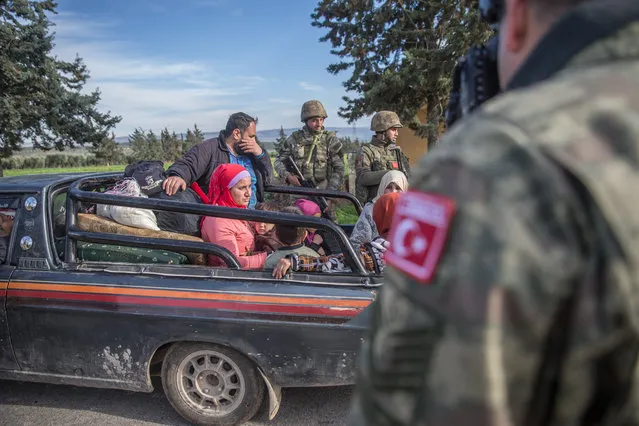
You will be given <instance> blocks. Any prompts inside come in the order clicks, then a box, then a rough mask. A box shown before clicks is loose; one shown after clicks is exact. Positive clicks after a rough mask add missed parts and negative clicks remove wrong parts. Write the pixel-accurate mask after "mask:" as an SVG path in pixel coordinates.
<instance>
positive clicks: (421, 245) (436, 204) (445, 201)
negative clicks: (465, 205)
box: [385, 191, 455, 284]
mask: <svg viewBox="0 0 639 426" xmlns="http://www.w3.org/2000/svg"><path fill="white" fill-rule="evenodd" d="M454 214H455V201H453V200H451V199H450V198H446V197H443V196H441V195H437V194H426V193H423V192H417V191H407V192H405V193H404V194H402V195H401V196H400V197H399V198H398V200H397V206H396V207H395V215H394V216H393V221H392V224H391V228H390V229H391V231H390V234H389V236H388V241H389V242H390V248H389V251H388V252H386V255H385V258H386V263H387V264H389V265H393V266H394V267H395V268H397V269H398V270H400V271H402V272H404V273H405V274H407V275H409V276H410V277H412V278H414V279H416V280H417V281H419V282H422V283H424V284H427V283H428V282H429V281H430V280H431V279H432V278H433V275H434V274H435V268H436V267H437V263H438V262H439V259H440V258H441V255H442V253H443V251H444V246H445V244H446V237H447V235H448V228H449V226H450V223H451V221H452V219H453V215H454Z"/></svg>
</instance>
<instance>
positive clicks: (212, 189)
mask: <svg viewBox="0 0 639 426" xmlns="http://www.w3.org/2000/svg"><path fill="white" fill-rule="evenodd" d="M208 198H209V200H210V203H211V204H212V205H214V206H222V207H232V208H238V209H245V208H247V207H248V205H249V201H250V199H251V175H250V174H249V172H248V171H247V170H246V169H245V168H244V167H242V166H240V165H239V164H222V165H220V166H219V167H218V168H217V169H215V171H214V172H213V175H212V176H211V183H210V185H209V193H208ZM201 228H202V239H203V240H204V241H206V242H210V243H213V244H216V245H218V246H221V247H224V248H227V249H228V250H229V251H230V252H231V253H233V254H234V255H235V257H236V258H237V260H238V261H239V263H240V267H241V268H242V269H258V270H260V269H262V268H263V267H264V261H265V260H266V252H262V253H253V250H254V248H255V239H254V235H253V232H252V231H251V228H250V226H249V224H248V222H247V221H244V220H236V219H227V218H221V217H211V216H206V217H205V218H204V220H203V221H202V225H201ZM208 264H209V265H211V266H222V265H223V264H224V263H223V261H222V260H220V259H219V258H217V257H216V256H212V255H209V257H208Z"/></svg>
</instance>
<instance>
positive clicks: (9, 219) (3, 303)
mask: <svg viewBox="0 0 639 426" xmlns="http://www.w3.org/2000/svg"><path fill="white" fill-rule="evenodd" d="M17 201H18V200H17V198H15V197H12V198H3V196H2V195H0V370H16V369H18V364H17V363H16V360H15V357H14V355H13V347H12V345H11V338H10V335H9V323H8V319H7V309H6V308H7V289H8V287H9V280H10V279H11V275H12V274H13V271H14V269H15V267H14V266H13V265H11V263H12V262H11V256H10V253H11V247H12V244H11V239H12V238H11V235H12V232H11V231H12V229H13V221H14V216H15V212H16V210H15V206H16V204H17Z"/></svg>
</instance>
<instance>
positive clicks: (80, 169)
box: [4, 164, 126, 177]
mask: <svg viewBox="0 0 639 426" xmlns="http://www.w3.org/2000/svg"><path fill="white" fill-rule="evenodd" d="M125 167H126V164H118V165H115V166H93V167H86V166H85V167H55V168H50V169H11V170H4V176H5V177H9V176H25V175H41V174H45V173H78V172H121V171H124V168H125Z"/></svg>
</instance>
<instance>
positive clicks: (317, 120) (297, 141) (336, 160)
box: [274, 100, 344, 210]
mask: <svg viewBox="0 0 639 426" xmlns="http://www.w3.org/2000/svg"><path fill="white" fill-rule="evenodd" d="M326 117H327V114H326V110H325V109H324V106H323V105H322V104H321V103H320V101H316V100H311V101H307V102H305V103H304V105H302V113H301V118H302V122H303V123H304V127H303V128H302V129H300V130H297V131H295V132H293V133H292V134H291V135H290V136H289V137H288V138H287V139H286V141H284V144H283V145H284V146H283V147H282V149H281V150H280V151H279V152H278V155H277V159H276V160H275V163H274V166H275V170H276V171H277V174H278V175H279V176H280V177H281V178H282V179H284V180H285V181H286V183H288V184H290V185H295V186H301V183H300V181H299V179H298V178H297V176H295V175H294V174H292V173H291V172H290V171H289V170H287V169H286V166H285V165H284V160H285V159H286V158H287V157H288V156H289V155H290V156H291V157H292V158H293V160H294V161H295V163H296V164H297V167H299V169H300V171H301V172H302V174H303V175H304V178H305V179H310V180H311V181H312V182H313V183H314V184H315V187H316V188H323V189H333V190H336V191H339V190H340V188H341V187H342V183H343V182H344V154H343V153H342V143H341V142H340V141H339V139H337V136H335V132H327V131H326V130H325V129H324V119H325V118H326ZM330 204H331V202H330V200H329V210H331V206H330Z"/></svg>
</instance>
